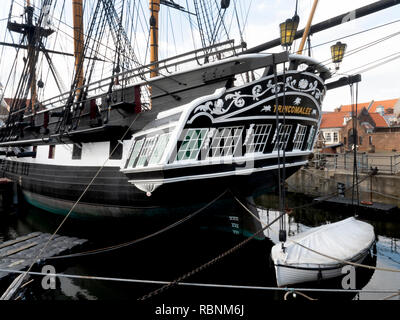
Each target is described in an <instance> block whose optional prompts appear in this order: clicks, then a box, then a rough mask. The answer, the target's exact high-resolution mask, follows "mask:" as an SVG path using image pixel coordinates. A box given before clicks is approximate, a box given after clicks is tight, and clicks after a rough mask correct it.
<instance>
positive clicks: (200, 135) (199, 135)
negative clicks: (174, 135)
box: [176, 129, 208, 161]
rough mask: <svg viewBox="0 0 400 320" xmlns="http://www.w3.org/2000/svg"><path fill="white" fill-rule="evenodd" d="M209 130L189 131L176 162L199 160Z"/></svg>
mask: <svg viewBox="0 0 400 320" xmlns="http://www.w3.org/2000/svg"><path fill="white" fill-rule="evenodd" d="M207 133H208V129H188V130H187V132H186V134H185V135H184V139H183V141H182V144H181V146H180V148H179V151H178V154H177V157H176V160H178V161H180V160H188V159H191V160H193V159H197V156H198V155H199V152H200V149H201V146H202V145H203V142H204V140H205V137H206V136H207Z"/></svg>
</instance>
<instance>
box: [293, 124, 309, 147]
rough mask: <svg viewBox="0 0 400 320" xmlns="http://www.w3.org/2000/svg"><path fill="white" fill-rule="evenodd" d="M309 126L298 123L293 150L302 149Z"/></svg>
mask: <svg viewBox="0 0 400 320" xmlns="http://www.w3.org/2000/svg"><path fill="white" fill-rule="evenodd" d="M306 132H307V126H302V125H301V124H298V125H297V128H296V133H295V135H294V140H293V150H301V149H302V147H303V143H304V139H305V137H306Z"/></svg>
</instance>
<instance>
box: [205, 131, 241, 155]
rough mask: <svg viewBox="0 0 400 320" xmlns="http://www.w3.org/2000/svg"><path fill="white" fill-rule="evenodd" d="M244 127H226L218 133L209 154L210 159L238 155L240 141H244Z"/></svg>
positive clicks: (213, 139)
mask: <svg viewBox="0 0 400 320" xmlns="http://www.w3.org/2000/svg"><path fill="white" fill-rule="evenodd" d="M242 132H243V127H226V128H220V129H218V130H217V131H216V133H215V135H214V137H213V138H212V142H211V147H210V150H209V152H208V157H209V158H215V157H226V156H232V155H236V151H237V147H238V145H239V141H242V140H241V138H242Z"/></svg>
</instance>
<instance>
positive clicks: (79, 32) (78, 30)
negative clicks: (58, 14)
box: [72, 0, 84, 93]
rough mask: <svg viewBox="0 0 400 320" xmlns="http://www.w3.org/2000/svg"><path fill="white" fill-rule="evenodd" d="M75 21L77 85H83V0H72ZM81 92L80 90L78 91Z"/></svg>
mask: <svg viewBox="0 0 400 320" xmlns="http://www.w3.org/2000/svg"><path fill="white" fill-rule="evenodd" d="M72 10H73V23H74V55H75V74H76V79H77V87H78V88H80V87H82V86H83V46H84V39H83V12H82V0H72ZM78 93H79V92H78Z"/></svg>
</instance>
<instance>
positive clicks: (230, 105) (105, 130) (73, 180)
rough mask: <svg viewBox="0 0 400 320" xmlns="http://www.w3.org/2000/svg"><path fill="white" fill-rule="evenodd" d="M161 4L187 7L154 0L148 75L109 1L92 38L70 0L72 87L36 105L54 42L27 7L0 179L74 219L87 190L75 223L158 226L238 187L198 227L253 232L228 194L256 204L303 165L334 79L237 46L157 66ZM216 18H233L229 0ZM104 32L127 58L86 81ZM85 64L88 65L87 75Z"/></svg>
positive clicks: (318, 69)
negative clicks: (42, 64)
mask: <svg viewBox="0 0 400 320" xmlns="http://www.w3.org/2000/svg"><path fill="white" fill-rule="evenodd" d="M45 2H46V1H45ZM51 4H52V1H50V0H48V1H47V2H46V3H45V6H44V8H49V7H50V6H51ZM194 4H195V5H196V4H197V5H200V4H199V3H198V1H194ZM161 5H168V6H172V7H174V8H177V9H179V10H182V9H183V8H182V7H181V6H179V5H177V4H176V3H175V2H174V1H159V0H151V1H150V12H151V19H150V38H151V43H150V54H151V60H150V63H149V64H147V65H143V64H139V63H137V60H136V59H135V54H134V52H133V51H132V50H131V46H129V41H128V39H127V36H126V33H125V32H124V30H123V27H122V23H121V21H120V20H119V16H118V14H117V12H116V10H115V6H114V3H113V1H107V0H101V1H96V2H95V4H94V5H93V12H94V13H93V17H92V20H91V23H90V24H89V29H88V31H87V33H88V34H89V36H88V37H87V39H86V41H85V39H84V36H83V34H84V33H83V18H82V16H83V14H82V1H80V0H74V1H73V10H74V36H75V43H74V49H75V50H74V51H75V72H74V76H73V80H72V83H71V90H67V91H66V92H63V93H61V94H59V95H56V96H54V97H52V98H48V99H42V100H40V99H38V97H37V94H36V90H37V86H38V87H39V88H40V87H41V86H43V83H42V82H41V81H38V80H37V77H36V74H37V69H36V65H37V63H38V59H39V54H43V55H44V56H45V57H47V56H48V54H46V53H48V52H50V50H49V49H46V48H45V45H44V41H43V39H45V38H47V37H50V36H51V35H52V33H53V30H52V29H51V28H48V27H47V25H46V19H47V17H48V14H49V10H48V9H43V8H42V9H41V10H40V11H37V12H35V10H34V8H33V7H32V6H31V5H30V1H27V4H26V8H25V15H24V17H25V21H23V22H22V23H19V22H18V23H17V22H13V21H12V20H11V19H9V22H8V28H9V30H11V31H13V32H17V33H20V34H22V35H23V37H24V38H25V39H26V42H25V43H26V44H25V45H20V46H21V47H23V48H24V49H26V50H27V58H26V61H25V64H24V69H23V72H22V75H21V78H20V80H19V82H18V85H17V86H16V87H17V89H16V90H15V91H16V93H15V97H14V98H13V99H12V101H11V103H10V106H9V107H10V111H9V115H8V118H7V119H6V120H5V123H4V125H3V127H1V129H0V148H1V151H0V152H1V156H0V157H1V166H0V173H1V174H2V175H3V176H5V177H7V178H10V179H12V180H13V181H15V182H17V183H18V186H19V188H20V189H21V191H22V193H23V195H24V197H25V199H26V200H27V201H28V202H29V203H30V204H32V205H33V206H36V207H39V208H42V209H44V210H47V211H50V212H54V213H59V214H67V213H68V212H69V211H70V210H71V208H72V207H73V205H74V203H75V202H76V201H77V199H79V197H80V196H81V195H82V193H83V192H84V191H85V189H86V188H87V186H88V185H90V187H89V188H88V189H87V190H86V191H85V193H84V196H83V197H82V199H80V202H79V204H78V205H77V206H75V207H73V213H72V214H73V215H74V216H77V217H96V218H97V217H112V218H116V217H134V218H137V219H138V221H142V220H146V221H148V222H150V223H152V224H154V223H157V222H159V221H165V220H169V221H173V219H176V218H177V217H184V216H187V215H188V214H190V213H192V212H194V210H196V209H198V208H201V207H203V206H204V205H205V204H207V203H209V202H210V201H212V200H213V199H215V198H216V197H217V196H218V195H220V194H223V193H224V192H226V191H227V190H230V191H231V192H226V193H225V194H224V195H223V197H221V198H220V199H218V202H217V203H216V204H215V205H214V206H213V207H212V208H208V212H209V214H208V215H207V216H206V217H207V218H206V219H205V220H204V221H203V222H204V224H205V225H207V226H208V227H212V226H215V225H216V224H220V225H222V228H223V229H226V230H228V231H233V232H235V233H241V234H248V232H252V231H254V228H256V227H258V226H256V225H255V224H254V223H253V222H252V223H248V222H246V219H245V218H243V217H241V216H238V215H237V214H236V213H235V214H233V213H232V210H233V209H232V207H233V203H234V201H233V195H235V196H237V197H238V198H240V199H242V200H243V201H250V202H251V201H252V200H251V199H252V197H253V196H255V195H257V194H261V193H263V192H268V191H271V190H273V188H274V187H275V186H276V185H277V183H278V173H279V170H282V168H281V163H282V157H283V156H284V157H285V171H286V173H285V174H286V177H288V176H290V175H291V174H293V173H294V172H296V171H297V170H298V169H299V168H300V167H301V166H302V165H304V164H305V163H306V162H307V159H308V157H309V156H310V154H311V153H312V150H313V145H314V141H315V139H316V136H317V135H316V133H317V132H318V130H319V124H320V119H321V103H322V101H323V98H324V95H325V93H326V90H327V86H326V84H325V80H326V79H328V78H329V77H330V71H329V70H328V69H327V68H326V67H325V66H323V65H321V64H319V63H318V61H316V60H315V59H313V58H310V57H308V56H305V55H299V54H290V53H289V52H288V51H287V50H285V51H283V52H281V53H277V54H263V53H257V51H262V50H264V49H265V48H258V49H257V48H256V49H253V50H245V48H243V46H242V45H239V46H236V47H235V45H234V42H233V41H232V40H227V41H225V42H221V43H218V44H216V43H214V42H215V41H213V42H211V43H209V44H208V45H206V43H204V46H203V47H202V48H201V49H197V50H193V51H190V52H188V53H185V54H180V55H178V56H175V57H170V58H166V59H159V58H158V51H157V50H158V12H159V10H160V6H161ZM220 9H221V10H228V9H229V1H222V2H221V8H220ZM33 17H35V19H33ZM104 24H106V25H108V26H109V27H110V29H111V30H112V32H111V34H112V35H113V37H114V38H115V40H116V41H115V43H116V44H118V45H117V48H116V50H115V51H116V52H117V51H118V52H119V54H118V55H116V60H115V61H114V64H113V69H112V72H111V74H110V75H109V76H106V77H103V78H101V79H99V80H96V81H92V80H91V72H92V69H91V66H92V64H90V63H93V64H94V63H95V62H96V60H99V57H98V56H96V50H95V49H96V47H95V46H96V45H98V43H99V42H100V38H98V39H99V40H97V41H95V40H93V39H94V38H95V36H96V35H97V33H99V34H100V33H101V32H97V33H96V31H99V28H100V27H101V26H103V25H104ZM100 31H101V30H100ZM96 39H97V38H96ZM127 57H129V59H127ZM84 61H90V63H89V64H88V66H89V67H88V68H86V70H84V68H83V66H84ZM132 61H133V62H132ZM190 63H194V65H193V64H192V65H191V66H189V67H186V68H185V66H187V65H188V64H190ZM171 70H174V71H171ZM255 70H257V71H258V73H257V74H258V76H254V71H255ZM52 72H54V73H55V71H52ZM243 75H245V76H243ZM238 79H242V81H238ZM345 83H346V82H345ZM59 87H60V86H59ZM330 87H335V84H333V85H332V84H331V85H330ZM29 97H30V98H29ZM94 177H95V179H94V180H93V178H94ZM229 208H230V209H229ZM253 211H254V210H253ZM215 219H217V220H218V222H215V221H216V220H215ZM250 220H252V219H251V217H250ZM137 225H138V226H139V227H140V228H142V227H143V226H144V225H143V224H142V223H141V222H140V223H139V222H138V224H137Z"/></svg>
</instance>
